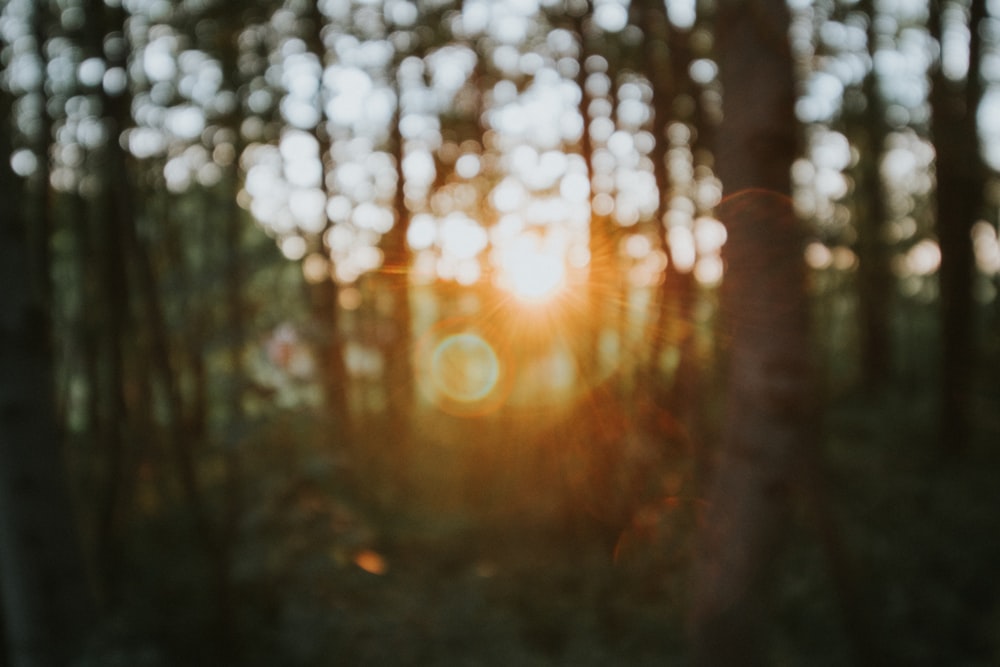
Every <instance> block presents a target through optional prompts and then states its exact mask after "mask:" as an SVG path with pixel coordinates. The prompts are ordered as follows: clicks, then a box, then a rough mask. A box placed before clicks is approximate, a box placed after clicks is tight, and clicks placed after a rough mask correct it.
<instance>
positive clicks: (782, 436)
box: [693, 0, 815, 665]
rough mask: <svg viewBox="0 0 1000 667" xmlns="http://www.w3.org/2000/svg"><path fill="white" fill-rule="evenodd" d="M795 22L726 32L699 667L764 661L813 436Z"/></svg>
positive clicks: (753, 22) (735, 24) (736, 21)
mask: <svg viewBox="0 0 1000 667" xmlns="http://www.w3.org/2000/svg"><path fill="white" fill-rule="evenodd" d="M787 11H788V10H787V8H786V6H785V3H784V2H783V1H782V0H758V1H754V2H743V1H740V0H725V1H723V2H721V3H720V4H719V6H718V14H717V19H716V20H717V24H716V25H717V33H716V44H717V58H718V63H719V69H720V77H721V83H722V87H723V96H724V97H723V121H722V124H721V126H720V127H719V128H718V134H717V146H716V156H715V157H716V165H717V173H718V175H719V177H720V178H721V180H722V182H723V187H724V192H725V193H726V196H725V199H724V201H723V204H722V206H721V207H720V210H719V218H720V219H721V220H722V221H723V223H724V224H725V225H726V228H727V233H728V236H727V238H728V240H727V243H726V247H725V249H724V253H725V255H724V256H725V260H726V262H727V271H726V275H725V279H724V284H723V297H722V298H723V306H722V309H723V313H722V314H723V318H724V319H725V321H726V325H725V327H726V329H725V331H724V335H725V337H726V340H727V343H728V346H729V349H728V354H729V357H728V363H729V371H728V373H729V374H728V395H727V399H726V423H725V427H724V432H723V435H722V443H721V453H720V460H719V461H718V464H717V467H716V469H715V471H714V479H713V480H712V482H711V487H710V489H709V491H708V500H709V508H708V510H707V516H706V523H705V528H704V530H703V534H702V536H701V554H700V555H699V559H698V563H697V566H696V567H697V574H696V579H695V591H694V609H693V632H694V647H693V648H694V662H695V664H698V665H731V664H743V665H753V664H764V663H765V662H766V660H765V656H764V655H763V653H762V649H761V642H762V641H763V637H762V636H761V635H762V633H761V632H760V629H761V624H762V623H763V622H764V621H765V616H766V614H765V613H762V612H764V611H765V610H766V609H767V607H766V595H764V593H765V590H764V589H765V587H764V585H763V582H764V574H765V573H766V571H767V565H768V563H769V562H770V561H771V559H772V557H773V556H774V554H775V552H776V548H777V545H778V539H779V537H780V535H781V529H782V527H783V526H784V525H785V518H786V512H787V493H788V488H789V484H790V482H791V476H792V470H793V466H794V464H795V462H796V460H797V459H798V458H799V457H800V456H801V452H802V450H803V448H805V447H808V446H809V443H810V439H811V436H810V434H811V432H812V430H813V429H814V427H815V420H814V415H813V409H814V406H813V398H814V396H813V386H812V380H811V377H812V376H811V371H810V358H809V357H810V352H809V347H808V319H809V309H808V300H807V298H806V291H805V267H804V262H803V256H802V250H803V246H804V241H805V235H804V228H803V226H802V225H801V224H800V222H799V221H798V220H797V218H796V215H795V213H794V210H793V208H792V202H791V199H790V197H789V195H790V189H791V186H790V176H789V171H790V168H791V165H792V161H793V159H794V158H795V156H796V152H797V136H796V122H795V117H794V114H793V102H794V98H795V86H794V77H793V70H792V59H791V54H790V47H789V42H788V37H787V33H788V27H789V17H788V13H787Z"/></svg>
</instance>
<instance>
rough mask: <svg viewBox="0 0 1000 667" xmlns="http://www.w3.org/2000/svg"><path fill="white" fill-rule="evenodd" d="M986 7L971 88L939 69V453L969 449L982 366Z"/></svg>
mask: <svg viewBox="0 0 1000 667" xmlns="http://www.w3.org/2000/svg"><path fill="white" fill-rule="evenodd" d="M943 4H944V3H943V2H940V1H937V2H934V3H933V4H932V7H931V21H930V31H931V35H932V36H933V37H934V38H935V39H936V40H937V41H938V43H939V44H940V43H941V37H942V32H943V31H942V26H941V15H942V10H943ZM985 16H986V3H985V0H973V1H972V5H971V7H970V18H969V33H970V43H969V71H968V74H967V76H966V80H965V84H964V86H963V85H962V84H961V83H955V82H952V81H949V80H948V78H947V77H946V76H945V74H944V72H943V70H942V68H941V66H940V65H938V67H937V68H936V69H935V71H934V73H933V75H932V77H931V80H932V89H931V109H932V112H931V113H932V117H931V132H932V134H933V135H934V150H935V151H936V153H937V161H936V166H935V173H936V176H937V234H938V241H939V242H940V245H941V270H940V274H939V279H940V289H941V389H942V396H941V423H940V434H939V442H940V448H941V450H942V451H943V452H945V453H947V454H955V453H958V452H961V451H962V450H963V449H965V448H966V447H967V446H968V441H969V414H968V409H969V398H970V384H971V376H972V369H973V366H974V359H975V352H974V350H975V341H974V340H973V327H972V319H973V300H972V285H973V278H974V276H975V256H974V253H973V248H972V237H971V232H972V226H973V224H975V222H976V218H977V216H978V215H979V214H980V212H981V210H982V204H983V186H984V175H983V167H982V161H981V158H980V156H979V139H978V134H977V126H976V111H977V110H978V108H979V102H980V100H981V99H982V83H981V82H980V69H979V68H980V64H979V63H980V55H981V50H982V38H981V37H980V31H979V25H980V23H981V22H982V20H983V18H985Z"/></svg>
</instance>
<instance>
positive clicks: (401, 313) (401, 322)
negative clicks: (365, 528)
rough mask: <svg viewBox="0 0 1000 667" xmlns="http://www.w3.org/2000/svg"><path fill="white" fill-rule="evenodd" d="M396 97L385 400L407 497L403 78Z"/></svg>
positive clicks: (409, 389)
mask: <svg viewBox="0 0 1000 667" xmlns="http://www.w3.org/2000/svg"><path fill="white" fill-rule="evenodd" d="M394 87H395V92H396V114H395V116H394V117H393V125H392V149H393V159H394V161H395V165H396V193H395V201H394V205H393V208H394V210H395V213H396V221H395V223H394V224H393V226H392V229H390V230H389V231H388V232H387V233H386V235H385V237H384V238H383V239H382V248H383V252H384V253H385V255H384V257H385V260H384V268H385V282H386V287H387V289H388V291H389V293H390V294H391V296H392V299H393V303H394V305H395V309H394V311H393V318H392V319H393V328H392V331H393V334H394V335H393V336H392V339H391V340H390V341H389V344H388V346H387V348H386V349H385V354H386V376H385V382H386V392H387V395H386V398H387V408H388V410H389V414H388V423H389V429H390V431H389V437H390V438H391V439H392V441H394V443H395V444H394V445H393V450H392V451H391V452H389V455H390V456H392V457H393V459H394V463H393V465H394V471H395V474H396V487H397V488H396V491H397V492H399V493H403V494H405V493H406V492H407V489H408V486H409V480H408V478H407V474H408V469H409V463H408V461H407V459H408V457H409V456H411V455H412V452H411V451H410V449H411V446H412V437H411V433H410V432H411V430H412V428H413V424H412V418H413V363H412V359H411V353H412V345H413V332H412V312H411V309H410V259H411V258H410V250H409V246H408V245H407V241H406V234H407V230H408V229H409V227H410V210H409V208H408V207H407V205H406V194H405V185H406V180H405V175H404V173H403V158H404V156H405V144H404V138H403V134H402V132H401V131H400V122H401V121H402V118H403V106H402V105H403V99H402V90H401V86H400V83H399V77H398V76H396V77H395V79H394Z"/></svg>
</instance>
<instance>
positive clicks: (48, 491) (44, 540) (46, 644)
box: [0, 94, 91, 667]
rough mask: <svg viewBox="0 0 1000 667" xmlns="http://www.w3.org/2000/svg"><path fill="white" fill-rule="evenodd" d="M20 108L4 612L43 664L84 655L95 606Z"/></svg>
mask: <svg viewBox="0 0 1000 667" xmlns="http://www.w3.org/2000/svg"><path fill="white" fill-rule="evenodd" d="M11 106H12V105H11V99H10V97H9V96H8V95H6V94H2V99H0V201H4V202H10V203H11V204H14V205H11V206H9V207H7V209H8V210H7V211H6V212H5V214H4V216H3V217H2V218H0V369H2V373H0V604H2V606H0V609H2V618H3V621H4V626H5V627H4V632H3V634H4V641H5V643H6V648H7V658H8V660H7V661H8V663H9V664H10V665H11V667H34V666H36V665H39V666H48V665H61V664H65V663H66V662H68V661H69V660H70V659H71V658H72V657H73V656H74V655H75V654H76V653H77V651H78V650H79V648H80V646H79V645H80V642H81V640H82V639H83V635H84V632H83V631H84V629H85V619H87V615H86V614H88V613H89V612H90V611H91V605H90V597H89V590H88V587H87V584H86V580H85V577H84V568H83V562H82V559H81V556H80V551H79V545H78V544H77V541H76V534H75V529H74V520H73V513H72V511H71V507H70V501H69V494H68V488H67V485H66V480H65V471H64V469H63V462H62V458H61V452H60V449H59V445H58V439H59V433H58V428H57V426H56V421H55V404H54V396H53V390H54V383H53V374H52V368H53V364H52V348H51V343H50V341H49V340H48V333H49V313H48V311H47V308H46V303H47V298H46V297H47V296H48V295H47V294H46V293H45V292H46V289H47V288H48V285H49V279H48V276H47V275H43V274H42V268H43V267H40V266H38V265H37V264H35V263H33V262H32V261H31V259H36V260H37V259H38V258H39V257H40V256H43V255H44V253H43V254H41V255H40V254H39V253H38V251H36V250H34V249H32V248H31V247H30V244H29V242H28V235H27V225H26V220H24V219H23V217H22V214H21V213H20V209H19V207H18V206H17V205H16V203H17V202H21V201H23V197H22V196H21V194H22V193H20V192H19V187H18V185H19V184H18V183H17V182H16V181H15V179H14V175H13V174H12V173H11V171H10V154H11V145H10V136H11V133H10V132H9V128H10V111H11ZM43 159H44V158H43ZM39 187H40V188H48V182H47V181H46V182H41V183H39ZM37 242H40V243H46V244H47V243H48V242H49V239H48V238H45V237H43V238H38V239H37Z"/></svg>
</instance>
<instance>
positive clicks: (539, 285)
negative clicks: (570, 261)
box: [500, 249, 566, 303]
mask: <svg viewBox="0 0 1000 667" xmlns="http://www.w3.org/2000/svg"><path fill="white" fill-rule="evenodd" d="M500 271H501V285H502V286H503V287H504V288H506V289H507V291H509V292H510V293H511V294H513V295H514V296H515V297H516V298H517V299H519V300H520V301H522V302H525V303H542V302H546V301H549V300H551V299H553V298H555V297H556V295H558V294H559V293H560V292H561V291H562V289H563V287H564V286H565V284H566V265H565V263H564V261H563V258H562V257H560V256H558V255H556V254H554V253H551V252H545V251H540V250H535V249H521V252H511V253H508V254H507V255H506V256H505V257H504V261H503V263H502V264H501V267H500Z"/></svg>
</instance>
